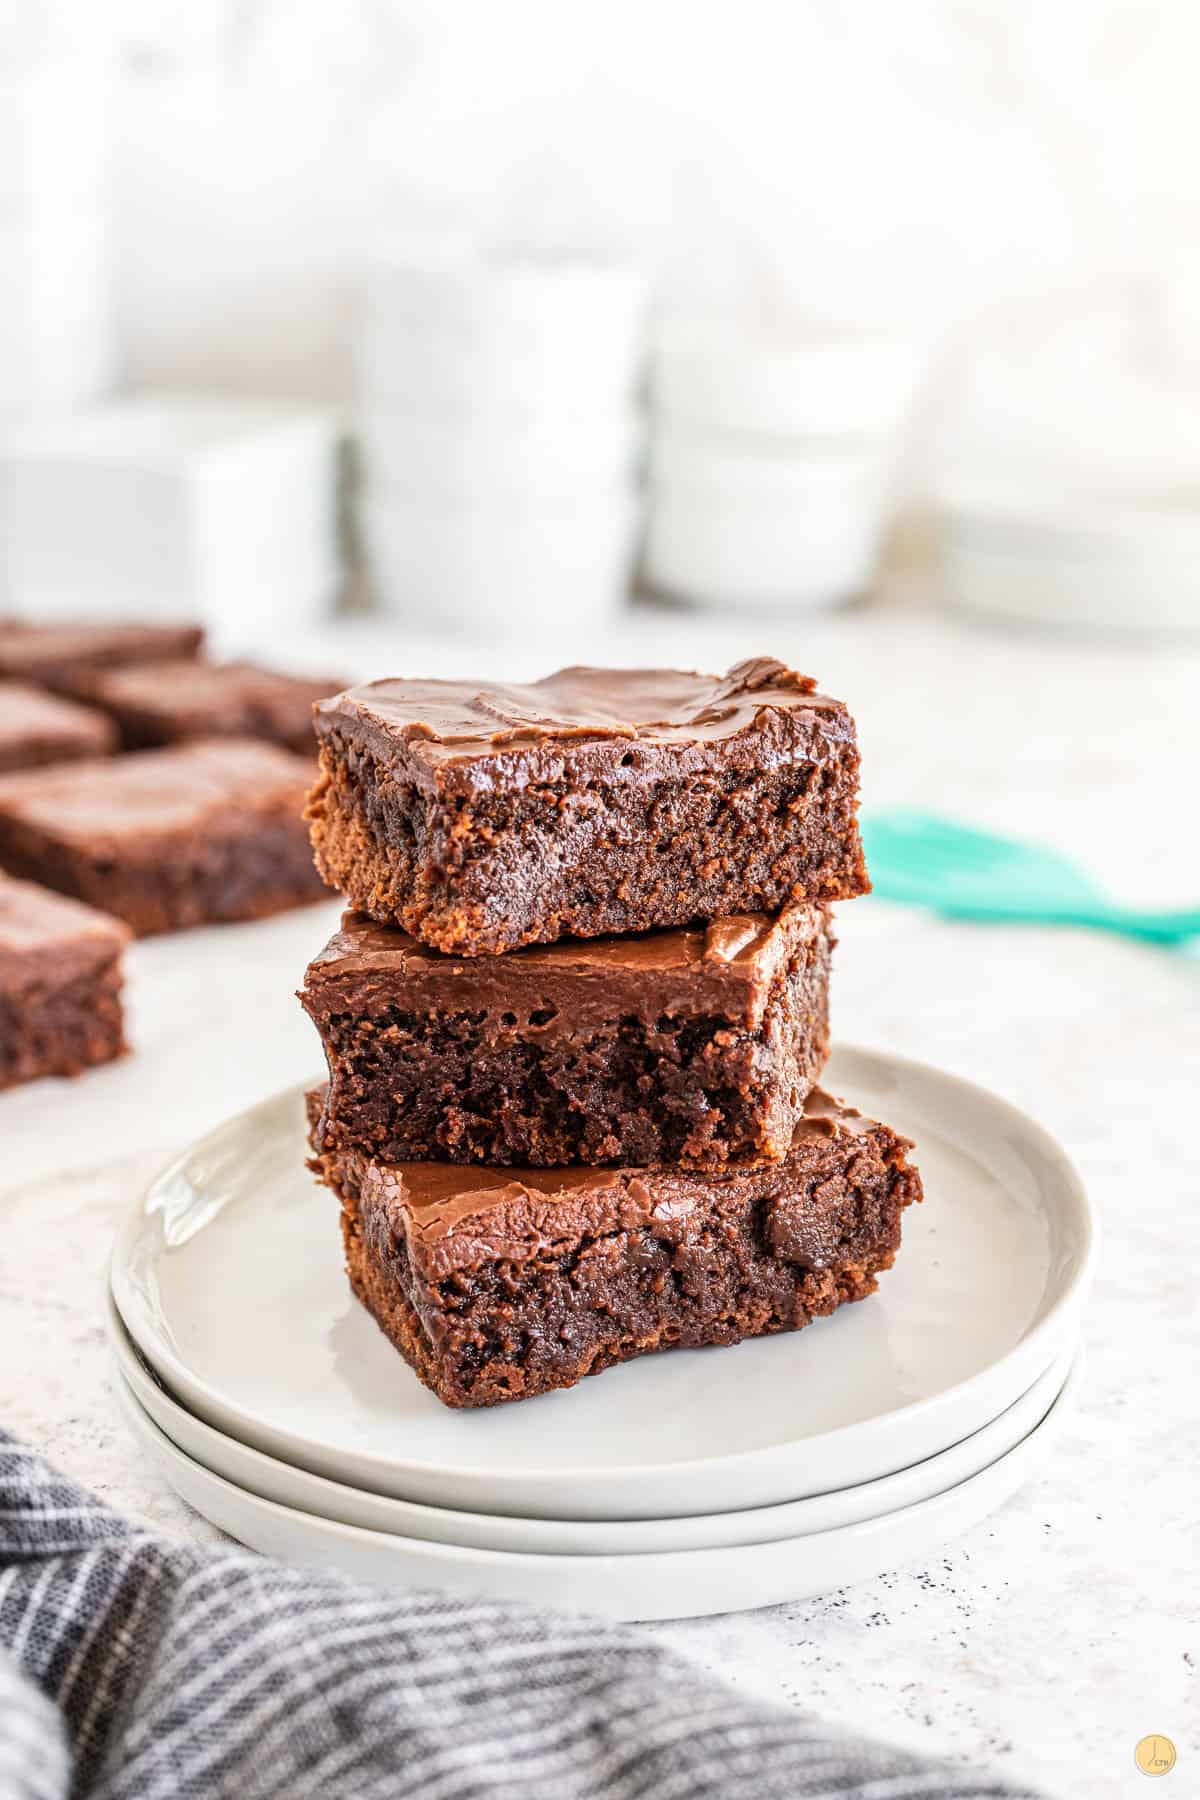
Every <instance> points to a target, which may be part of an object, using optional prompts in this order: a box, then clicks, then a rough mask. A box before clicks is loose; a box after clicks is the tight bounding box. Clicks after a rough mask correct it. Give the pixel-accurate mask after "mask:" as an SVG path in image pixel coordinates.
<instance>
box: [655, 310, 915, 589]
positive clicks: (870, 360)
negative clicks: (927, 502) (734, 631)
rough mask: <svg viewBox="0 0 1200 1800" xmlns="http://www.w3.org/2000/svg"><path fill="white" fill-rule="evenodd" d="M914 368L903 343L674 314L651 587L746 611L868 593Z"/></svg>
mask: <svg viewBox="0 0 1200 1800" xmlns="http://www.w3.org/2000/svg"><path fill="white" fill-rule="evenodd" d="M916 375H917V358H916V356H915V354H914V351H913V349H912V348H911V346H909V345H906V344H904V343H901V342H898V341H894V340H891V339H885V338H879V337H866V336H860V335H856V334H853V333H845V334H837V333H799V332H788V331H783V330H780V329H768V328H765V327H758V326H754V325H751V324H750V323H747V322H743V321H737V320H718V319H682V318H681V319H676V320H673V321H668V322H667V323H666V325H665V326H664V327H663V329H662V330H661V332H660V334H659V336H658V340H657V343H656V346H655V350H654V355H653V361H652V373H651V415H652V430H651V444H650V496H651V497H650V510H649V522H648V534H647V542H646V552H645V562H644V574H645V578H646V580H647V582H648V584H649V585H650V586H651V587H653V588H655V589H657V590H660V591H661V592H663V593H666V594H669V595H671V596H673V597H675V598H678V599H683V600H689V601H692V602H694V603H695V604H697V605H702V606H713V607H734V608H735V607H741V606H746V607H755V608H757V607H761V608H768V607H769V608H804V607H813V606H822V605H827V604H830V603H833V602H836V601H839V600H845V599H849V598H851V597H852V596H854V595H856V594H859V593H861V592H863V590H864V589H866V588H867V587H868V586H869V585H870V582H871V579H872V576H873V574H874V570H875V565H876V560H877V556H878V552H879V547H880V542H881V538H882V534H883V530H884V526H885V524H886V522H887V519H888V514H889V508H890V503H891V498H892V493H893V486H894V479H895V474H896V465H897V459H898V449H899V445H900V443H901V441H902V436H903V432H904V427H905V425H906V423H907V420H908V416H909V412H910V409H911V406H912V401H913V396H914V392H915V382H916Z"/></svg>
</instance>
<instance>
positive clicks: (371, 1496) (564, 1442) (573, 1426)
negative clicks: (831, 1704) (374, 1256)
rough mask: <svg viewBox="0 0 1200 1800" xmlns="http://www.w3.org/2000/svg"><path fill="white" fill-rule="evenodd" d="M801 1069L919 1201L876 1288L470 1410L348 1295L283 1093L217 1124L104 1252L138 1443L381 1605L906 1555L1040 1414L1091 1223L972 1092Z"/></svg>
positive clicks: (963, 1523) (851, 1568) (1027, 1435)
mask: <svg viewBox="0 0 1200 1800" xmlns="http://www.w3.org/2000/svg"><path fill="white" fill-rule="evenodd" d="M314 1078H315V1077H314ZM828 1079H829V1082H830V1085H831V1086H832V1087H833V1088H835V1090H836V1091H837V1092H839V1093H845V1094H847V1095H848V1096H849V1098H850V1099H851V1100H852V1101H853V1102H854V1104H856V1105H858V1106H860V1107H862V1108H864V1109H865V1110H866V1111H868V1112H872V1113H878V1112H882V1111H884V1110H886V1114H887V1117H888V1118H889V1119H891V1120H892V1121H893V1122H894V1123H895V1124H896V1126H897V1128H898V1129H900V1130H902V1131H904V1132H905V1133H910V1134H911V1135H912V1137H913V1138H914V1139H915V1140H916V1142H917V1145H918V1158H919V1162H920V1167H921V1171H922V1175H923V1178H924V1181H925V1187H926V1192H927V1196H928V1198H927V1201H926V1204H925V1205H923V1206H921V1207H914V1208H912V1209H911V1211H910V1212H909V1213H908V1215H906V1218H905V1223H904V1243H903V1246H902V1248H901V1250H900V1253H899V1255H898V1257H897V1259H896V1265H895V1267H894V1268H893V1269H891V1270H889V1271H888V1272H887V1273H886V1274H884V1275H883V1276H882V1278H881V1280H880V1287H879V1292H878V1294H876V1295H874V1296H873V1297H872V1298H870V1299H868V1300H866V1301H864V1302H863V1303H862V1304H861V1305H857V1306H848V1307H845V1308H843V1309H842V1310H841V1311H840V1312H838V1313H837V1314H836V1316H835V1317H834V1318H832V1319H827V1320H826V1319H822V1320H817V1321H815V1322H814V1323H813V1324H811V1325H810V1326H809V1327H808V1328H807V1329H806V1330H804V1331H802V1332H799V1333H784V1334H781V1335H779V1336H776V1337H772V1338H760V1339H757V1340H755V1341H752V1342H747V1343H744V1344H740V1345H737V1346H736V1347H727V1348H723V1349H720V1350H672V1351H670V1352H668V1353H667V1354H663V1355H655V1356H643V1357H640V1358H637V1359H636V1360H634V1361H632V1362H629V1363H627V1364H625V1365H623V1366H622V1367H619V1368H615V1369H610V1370H608V1371H607V1372H606V1373H604V1374H602V1375H599V1376H597V1377H595V1378H593V1379H589V1380H586V1381H583V1382H581V1383H580V1384H579V1385H578V1387H576V1388H574V1389H571V1390H569V1391H565V1392H559V1393H552V1394H545V1395H542V1396H540V1397H539V1398H537V1399H533V1400H524V1401H521V1402H519V1403H517V1404H513V1405H502V1406H495V1407H491V1408H488V1409H482V1410H477V1411H454V1410H452V1409H450V1408H448V1407H445V1406H443V1405H442V1404H441V1402H440V1401H438V1400H436V1399H435V1398H434V1397H433V1395H432V1394H430V1393H429V1392H428V1391H427V1390H426V1389H425V1388H423V1387H422V1386H421V1384H420V1382H419V1381H418V1380H417V1378H416V1376H415V1375H414V1374H413V1372H412V1371H411V1369H410V1368H409V1367H408V1366H407V1364H406V1363H405V1362H404V1361H403V1360H402V1359H401V1357H400V1356H399V1355H398V1354H397V1352H396V1351H395V1349H393V1347H392V1345H391V1344H390V1343H388V1341H387V1340H386V1338H385V1337H384V1335H383V1333H382V1332H381V1331H380V1330H379V1329H378V1327H377V1326H376V1324H375V1322H374V1320H373V1319H372V1318H371V1317H370V1316H369V1315H368V1314H367V1312H366V1310H365V1309H364V1308H363V1307H361V1306H359V1305H358V1303H357V1302H356V1301H355V1300H354V1299H353V1297H352V1296H351V1294H350V1292H349V1291H348V1287H347V1283H346V1277H345V1271H344V1269H343V1266H342V1263H343V1259H342V1246H341V1240H340V1234H339V1232H338V1228H337V1217H336V1212H337V1209H336V1207H335V1206H333V1205H331V1203H330V1197H329V1194H328V1192H327V1191H326V1190H325V1189H323V1188H320V1187H318V1186H317V1185H316V1184H315V1183H314V1182H313V1181H312V1179H311V1177H310V1176H309V1175H308V1173H307V1171H306V1169H305V1167H304V1159H305V1154H306V1145H305V1109H304V1096H303V1090H302V1089H297V1090H293V1091H291V1092H289V1093H284V1094H281V1095H279V1096H277V1097H276V1098H275V1099H273V1100H269V1101H267V1102H265V1103H263V1104H261V1105H259V1106H257V1107H255V1108H254V1109H253V1110H252V1111H251V1112H248V1113H245V1114H243V1115H242V1116H241V1117H240V1118H236V1119H232V1120H230V1121H229V1122H228V1123H227V1124H225V1125H223V1126H221V1127H220V1128H219V1129H218V1130H217V1131H215V1132H213V1133H210V1135H209V1136H208V1137H206V1138H205V1139H203V1140H202V1141H201V1142H200V1143H198V1144H196V1145H194V1146H193V1147H192V1148H191V1149H190V1150H189V1151H187V1152H186V1153H185V1154H184V1155H183V1156H182V1157H181V1158H179V1159H178V1161H176V1162H175V1163H174V1164H173V1165H172V1166H171V1167H170V1168H169V1169H167V1170H166V1171H165V1172H164V1173H163V1174H162V1175H161V1176H160V1177H159V1179H158V1180H156V1181H155V1182H154V1183H153V1184H152V1186H151V1188H150V1189H149V1191H148V1193H147V1194H146V1195H145V1196H144V1198H143V1199H142V1200H141V1201H139V1203H138V1204H137V1206H136V1208H135V1209H134V1211H133V1213H132V1214H131V1216H130V1218H129V1220H128V1223H127V1225H126V1227H125V1229H124V1230H123V1231H122V1233H121V1235H120V1237H119V1239H118V1242H117V1246H116V1249H115V1251H114V1255H113V1262H112V1299H113V1309H112V1313H111V1318H110V1331H111V1342H112V1349H113V1356H114V1361H115V1372H116V1377H117V1380H116V1387H117V1392H118V1394H119V1396H120V1398H121V1400H122V1403H123V1405H124V1408H125V1411H126V1415H127V1417H128V1420H129V1423H130V1425H131V1427H132V1429H133V1431H134V1433H135V1435H136V1437H137V1439H138V1441H139V1442H140V1443H141V1445H142V1446H143V1447H144V1449H145V1451H146V1453H147V1455H148V1456H150V1457H151V1459H152V1460H153V1461H154V1462H155V1464H156V1465H157V1466H158V1468H159V1469H160V1470H161V1472H162V1473H163V1475H164V1476H165V1478H166V1479H167V1481H168V1482H170V1484H171V1485H172V1486H173V1487H174V1488H175V1489H176V1491H177V1492H178V1493H180V1494H181V1495H182V1496H183V1497H184V1499H185V1500H187V1501H188V1503H189V1504H190V1505H192V1506H194V1507H195V1508H196V1509H197V1510H198V1511H199V1512H201V1513H203V1514H204V1515H205V1516H206V1517H207V1518H209V1519H211V1520H212V1521H213V1522H214V1523H215V1524H217V1525H218V1526H220V1527H221V1528H222V1529H223V1530H225V1531H227V1532H229V1533H230V1534H231V1535H232V1536H234V1537H236V1538H238V1539H240V1540H241V1541H242V1542H243V1543H246V1544H249V1545H250V1546H251V1547H252V1548H255V1549H259V1550H262V1551H265V1552H267V1553H269V1554H273V1555H277V1556H281V1557H283V1558H285V1559H289V1560H292V1561H295V1562H299V1563H307V1564H315V1565H318V1566H326V1567H331V1568H337V1569H341V1570H344V1571H345V1572H346V1573H348V1574H351V1575H354V1576H357V1577H360V1578H365V1579H369V1580H372V1581H377V1582H382V1583H390V1584H392V1585H395V1586H398V1587H434V1588H442V1589H445V1590H448V1591H452V1592H456V1593H466V1594H490V1595H493V1596H496V1597H499V1598H505V1599H520V1600H526V1601H531V1602H534V1603H538V1604H542V1605H549V1606H555V1607H559V1608H571V1609H579V1610H585V1611H588V1612H592V1613H599V1614H603V1615H606V1616H608V1617H616V1618H632V1619H651V1618H672V1617H682V1616H685V1615H693V1614H702V1613H719V1612H727V1611H730V1610H733V1609H738V1608H745V1607H752V1606H764V1605H770V1604H774V1603H776V1602H778V1601H783V1600H790V1599H797V1598H800V1597H803V1596H804V1595H808V1594H815V1593H821V1592H827V1591H830V1590H832V1589H834V1588H837V1587H840V1586H843V1585H845V1584H846V1583H848V1582H851V1581H856V1580H861V1579H866V1578H869V1577H872V1576H875V1575H878V1574H880V1573H881V1572H883V1571H884V1570H887V1569H891V1568H895V1567H897V1566H898V1565H901V1564H904V1563H907V1562H909V1561H911V1560H913V1559H916V1558H924V1557H928V1556H929V1555H930V1554H931V1553H932V1552H933V1551H934V1550H935V1549H936V1548H938V1547H939V1546H940V1545H941V1544H943V1543H944V1542H945V1541H946V1539H947V1538H950V1537H953V1536H954V1535H956V1534H957V1533H959V1532H961V1531H964V1530H966V1529H967V1528H968V1527H970V1526H972V1525H974V1524H975V1523H977V1522H978V1521H979V1520H980V1519H982V1518H983V1517H984V1516H985V1515H986V1514H988V1513H990V1512H991V1511H992V1510H993V1509H994V1508H995V1507H997V1506H999V1505H1000V1504H1002V1503H1003V1501H1005V1500H1006V1499H1007V1498H1008V1497H1009V1495H1010V1494H1012V1493H1013V1492H1014V1491H1015V1489H1016V1488H1017V1487H1019V1486H1020V1485H1021V1484H1022V1483H1023V1482H1024V1481H1025V1480H1026V1479H1028V1478H1029V1476H1030V1475H1031V1474H1032V1473H1033V1472H1034V1471H1035V1470H1037V1469H1038V1468H1040V1467H1041V1466H1042V1464H1043V1463H1044V1461H1045V1459H1046V1457H1047V1456H1048V1454H1049V1452H1050V1450H1051V1448H1052V1446H1053V1443H1054V1441H1055V1438H1056V1437H1057V1434H1058V1431H1059V1429H1060V1427H1061V1425H1062V1422H1063V1419H1064V1418H1065V1417H1066V1416H1067V1414H1068V1413H1069V1411H1070V1406H1071V1402H1072V1399H1073V1396H1074V1394H1075V1391H1076V1389H1077V1387H1078V1383H1079V1355H1080V1352H1079V1344H1078V1329H1079V1315H1080V1309H1081V1305H1082V1302H1083V1298H1084V1295H1085V1292H1086V1289H1087V1285H1088V1276H1089V1270H1090V1266H1091V1262H1092V1254H1093V1253H1092V1241H1093V1228H1092V1220H1091V1213H1090V1209H1089V1206H1088V1202H1087V1198H1086V1195H1085V1194H1084V1191H1083V1189H1082V1187H1081V1185H1080V1183H1079V1180H1078V1177H1077V1176H1076V1175H1075V1174H1074V1172H1073V1170H1072V1169H1071V1167H1070V1165H1069V1163H1068V1162H1067V1160H1066V1158H1065V1157H1064V1156H1063V1154H1062V1152H1061V1151H1060V1150H1059V1149H1058V1147H1057V1145H1055V1143H1054V1142H1053V1140H1052V1139H1051V1138H1049V1137H1048V1135H1047V1134H1046V1133H1045V1132H1044V1131H1042V1130H1041V1129H1040V1128H1039V1127H1038V1126H1036V1125H1035V1124H1033V1122H1032V1121H1031V1120H1029V1119H1027V1118H1025V1117H1024V1116H1023V1115H1021V1114H1020V1113H1018V1112H1017V1111H1016V1110H1015V1109H1014V1108H1012V1107H1011V1106H1008V1105H1007V1104H1006V1103H1005V1102H1004V1101H1002V1100H1000V1099H997V1098H996V1097H994V1096H993V1095H990V1094H988V1093H986V1092H985V1091H984V1090H982V1089H980V1088H976V1087H973V1086H972V1085H971V1084H970V1083H968V1082H965V1081H961V1080H959V1079H957V1078H954V1077H952V1076H948V1075H944V1074H941V1073H939V1072H938V1071H937V1070H935V1069H930V1068H926V1067H923V1066H922V1065H920V1064H916V1063H908V1062H905V1061H903V1060H902V1059H900V1058H898V1057H893V1056H890V1055H887V1054H885V1053H882V1052H873V1051H867V1050H855V1049H852V1048H850V1047H848V1046H846V1045H839V1046H838V1048H837V1049H836V1050H835V1051H834V1054H833V1057H832V1060H831V1062H830V1066H829V1077H828ZM964 1151H967V1152H969V1154H964Z"/></svg>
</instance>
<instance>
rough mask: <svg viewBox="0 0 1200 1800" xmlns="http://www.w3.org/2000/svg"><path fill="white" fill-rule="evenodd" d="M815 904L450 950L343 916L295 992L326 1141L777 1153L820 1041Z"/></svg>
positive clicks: (471, 1157) (463, 1158)
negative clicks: (320, 1069) (322, 1097)
mask: <svg viewBox="0 0 1200 1800" xmlns="http://www.w3.org/2000/svg"><path fill="white" fill-rule="evenodd" d="M832 946H833V936H832V931H831V925H830V919H829V915H828V913H827V912H826V911H825V909H824V908H822V907H809V906H796V907H790V908H788V909H786V910H785V911H784V912H782V913H781V914H779V915H778V916H777V917H776V918H774V919H771V918H769V917H767V916H766V915H764V914H762V913H754V914H742V915H740V916H737V917H734V918H729V919H718V920H715V921H714V922H713V923H712V924H710V925H708V926H707V927H705V926H698V927H695V928H681V929H677V930H674V931H657V932H651V933H649V934H648V935H645V936H641V937H626V938H590V939H575V940H573V941H570V942H567V943H559V944H548V945H540V946H539V945H535V946H533V947H532V948H530V949H526V950H514V951H513V952H512V953H511V955H509V956H502V957H495V956H485V957H470V958H463V957H451V956H443V955H442V954H441V953H440V952H438V951H436V950H430V949H429V948H428V947H427V946H425V945H423V944H421V943H419V942H418V941H417V940H416V939H415V938H412V937H409V936H407V935H406V934H405V933H403V932H399V931H396V930H394V929H390V928H388V927H386V926H381V925H376V924H374V923H372V921H370V920H369V919H364V918H363V917H362V916H361V915H359V914H356V913H347V914H346V916H345V918H344V919H343V920H342V926H341V930H340V931H339V932H338V933H337V935H336V936H335V937H334V938H333V939H332V940H331V942H330V943H329V944H328V945H327V946H326V948H325V949H324V950H323V951H322V952H321V954H320V955H319V956H318V957H317V958H316V960H315V961H314V962H312V963H311V964H310V965H309V969H308V973H307V976H306V980H305V986H304V989H303V990H302V992H301V994H300V999H301V1001H302V1003H303V1005H304V1007H305V1010H306V1011H307V1012H308V1014H309V1016H310V1017H311V1018H312V1020H313V1023H314V1024H315V1025H316V1027H317V1030H318V1031H319V1032H320V1034H321V1041H322V1043H323V1045H324V1048H325V1056H326V1061H327V1063H328V1065H329V1076H330V1084H329V1100H328V1105H327V1108H326V1113H325V1122H324V1127H323V1143H324V1145H325V1147H326V1148H330V1149H333V1148H338V1149H348V1150H360V1151H362V1152H363V1154H364V1155H366V1156H369V1157H375V1158H378V1159H380V1160H382V1161H385V1162H412V1161H419V1160H420V1159H422V1158H432V1159H434V1160H449V1161H451V1162H460V1163H467V1162H486V1163H492V1164H500V1165H505V1164H515V1163H525V1164H530V1165H533V1166H536V1167H554V1166H555V1165H557V1164H560V1163H579V1162H583V1163H593V1164H598V1163H647V1162H682V1163H688V1164H697V1165H705V1166H710V1167H711V1166H716V1167H719V1166H721V1165H722V1164H725V1163H727V1162H734V1161H739V1160H743V1161H744V1160H752V1159H757V1158H761V1157H781V1156H784V1155H786V1154H787V1150H788V1146H789V1145H790V1143H791V1140H792V1130H793V1127H794V1126H795V1124H796V1121H797V1119H798V1118H799V1115H800V1111H801V1108H802V1106H803V1102H804V1097H805V1095H806V1094H807V1093H808V1091H809V1089H810V1088H811V1087H812V1085H813V1083H814V1082H815V1081H816V1080H817V1077H818V1076H819V1075H820V1073H821V1070H822V1069H823V1068H824V1066H825V1060H826V1057H827V1056H828V1053H829V1011H828V987H829V960H830V953H831V950H832Z"/></svg>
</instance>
